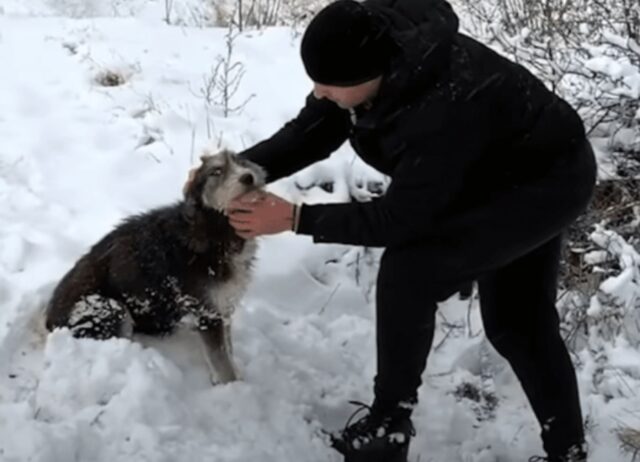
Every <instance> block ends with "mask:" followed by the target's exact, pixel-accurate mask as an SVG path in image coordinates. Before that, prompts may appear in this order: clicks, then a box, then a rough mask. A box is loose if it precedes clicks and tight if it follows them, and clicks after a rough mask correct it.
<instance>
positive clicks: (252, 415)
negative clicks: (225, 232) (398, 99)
mask: <svg viewBox="0 0 640 462" xmlns="http://www.w3.org/2000/svg"><path fill="white" fill-rule="evenodd" d="M183 3H184V2H183ZM81 4H82V3H81V2H66V3H64V4H62V3H61V2H52V1H45V0H42V1H40V2H22V1H19V0H6V2H5V3H4V4H3V7H2V11H4V14H2V13H1V12H0V62H2V64H3V66H2V68H3V72H2V74H1V75H0V102H2V108H3V110H2V112H1V113H0V140H2V142H1V143H0V203H2V204H3V207H2V208H0V460H1V461H3V462H22V461H32V462H68V461H83V462H84V461H91V462H94V461H95V462H102V461H105V462H106V461H108V462H116V461H154V462H155V461H167V462H169V461H176V460H211V461H216V462H231V461H237V462H249V461H257V460H260V461H265V462H268V461H274V462H275V461H278V462H279V461H285V460H287V461H288V460H291V461H299V462H316V461H328V462H329V461H338V460H340V458H339V457H338V455H337V454H336V453H334V451H333V450H331V449H330V448H329V447H328V446H327V445H326V442H325V441H324V439H323V437H322V436H321V435H322V434H321V431H320V430H321V428H326V429H331V430H333V429H337V428H340V427H341V426H342V425H343V424H344V422H345V421H346V419H347V418H348V416H349V415H350V414H351V412H352V411H353V410H354V408H353V407H352V406H350V405H349V404H348V401H349V400H354V399H355V400H360V401H365V402H367V401H370V399H371V383H372V377H373V375H374V373H375V355H374V345H375V338H374V314H373V313H374V309H373V308H374V306H373V293H374V292H373V290H374V283H375V262H376V260H377V258H378V257H379V251H377V250H375V251H374V250H364V249H360V248H352V247H347V246H338V245H314V244H313V243H312V242H311V240H310V239H308V238H306V237H300V236H294V235H292V234H291V233H285V234H282V235H278V236H274V237H268V238H263V239H261V240H260V248H259V253H258V262H257V265H256V268H255V278H254V280H253V281H252V284H251V286H250V289H249V293H248V295H247V297H246V298H245V299H244V300H243V302H242V304H241V306H240V307H239V309H238V310H237V312H236V315H235V317H234V324H233V337H234V356H235V359H236V363H237V365H238V367H239V370H240V375H241V377H242V380H241V381H239V382H236V383H231V384H227V385H217V386H212V385H211V383H210V381H209V377H208V370H207V367H206V363H205V360H204V357H203V355H202V352H201V346H200V343H199V339H198V336H197V335H196V334H195V333H194V332H192V331H190V330H189V329H188V328H184V329H182V330H180V331H179V332H177V333H176V334H175V335H174V336H172V337H170V338H165V339H155V338H150V337H145V336H136V337H135V338H134V340H133V341H129V340H124V339H112V340H109V341H102V342H100V341H93V340H76V339H73V338H72V337H71V335H70V334H69V332H68V331H65V330H61V331H56V332H54V333H51V334H48V333H47V332H45V331H44V329H43V326H42V319H41V317H40V315H41V310H42V308H43V306H44V304H45V303H46V301H47V298H48V297H49V295H50V294H51V291H52V290H53V287H54V286H55V284H56V283H57V282H58V281H59V279H60V277H61V276H62V275H63V274H64V272H65V271H66V270H68V269H69V268H70V267H71V265H73V263H74V262H75V260H76V259H77V258H78V257H79V256H80V255H82V254H83V253H84V252H85V251H86V250H87V248H88V247H89V246H90V245H91V244H92V243H93V242H95V241H96V240H97V239H98V238H100V237H101V236H102V235H104V234H105V233H106V232H107V231H108V230H110V229H112V227H113V226H114V225H115V224H117V223H118V222H119V221H120V220H121V219H123V218H124V217H126V216H128V215H130V214H132V213H136V212H140V211H143V210H147V209H149V208H151V207H154V206H159V205H164V204H167V203H171V202H173V201H175V200H178V199H179V198H180V191H181V189H182V184H183V182H184V181H185V179H186V177H187V172H188V170H189V168H190V167H191V166H193V165H195V164H196V163H197V162H198V156H199V153H200V152H201V151H202V149H204V147H205V146H207V145H208V144H213V145H214V146H225V147H228V148H231V149H236V150H238V149H242V148H243V147H248V146H250V145H252V144H253V143H255V142H257V141H260V140H261V139H263V138H265V137H266V136H268V135H270V134H271V133H273V132H274V131H275V130H276V129H277V128H279V127H280V126H281V125H282V124H283V123H284V122H285V121H287V120H288V119H289V118H291V117H292V116H293V115H295V113H296V111H297V110H298V109H299V107H300V106H301V104H302V102H303V101H304V98H305V96H306V94H307V93H308V91H309V90H310V85H309V81H308V80H307V78H306V77H305V76H304V73H303V69H302V66H301V64H300V62H299V58H298V50H297V46H298V40H299V37H298V36H297V35H296V34H295V33H294V32H293V31H292V30H291V29H288V28H272V29H266V30H262V31H255V30H249V31H247V32H245V33H243V34H242V35H240V36H239V37H238V38H237V40H236V44H235V48H234V59H235V60H236V61H239V62H242V63H243V64H244V65H245V70H246V74H245V76H244V78H243V80H242V82H241V84H240V86H239V90H238V94H237V95H235V101H236V102H241V101H244V100H246V99H247V98H248V97H249V96H250V95H255V96H254V97H253V98H252V99H251V100H250V101H249V103H248V104H247V105H246V107H245V108H244V110H243V111H242V112H241V113H235V114H233V115H232V116H231V117H229V118H226V119H225V118H223V117H222V116H221V114H222V112H221V109H220V108H218V107H212V106H211V105H207V104H205V101H204V99H203V97H202V95H201V94H200V88H201V87H202V85H203V79H204V78H205V76H207V75H209V74H210V72H211V68H212V65H213V64H214V63H215V59H216V57H217V56H219V55H220V56H224V55H225V54H226V50H225V46H224V43H225V34H226V30H225V29H220V28H198V27H191V26H189V25H188V24H189V23H188V21H183V23H182V25H181V26H170V25H167V24H166V23H164V22H163V21H162V18H163V15H164V12H163V11H162V8H163V6H162V5H161V2H152V1H150V2H143V1H136V2H130V3H129V4H128V8H129V9H128V10H127V9H126V8H125V9H118V10H117V11H115V13H117V14H114V10H113V9H108V8H105V6H104V4H103V3H100V2H98V1H94V2H88V3H86V4H85V5H87V4H90V5H93V6H94V9H93V11H92V12H91V14H88V13H87V12H86V11H85V12H82V11H76V12H75V13H74V12H72V11H70V10H69V8H72V7H74V5H75V6H78V5H81ZM114 5H117V6H118V8H120V7H122V8H124V6H122V5H124V2H114ZM128 13H135V15H136V16H134V17H127V14H128ZM62 15H67V17H65V16H62ZM70 16H90V17H89V18H86V17H85V18H77V19H72V18H71V17H70ZM106 16H114V17H106ZM106 71H111V72H116V73H118V74H119V75H121V76H122V77H123V78H124V80H125V83H124V84H123V85H120V86H116V87H103V86H100V85H99V84H98V83H97V81H96V79H99V78H100V76H101V75H103V73H104V72H106ZM207 120H209V121H210V122H212V125H210V127H209V129H212V136H211V138H212V139H211V140H210V141H209V140H207ZM328 181H333V182H334V185H333V192H327V191H325V190H323V189H322V187H321V186H322V184H323V183H326V182H328ZM386 184H388V180H387V179H386V178H384V177H383V176H382V175H380V174H379V173H377V172H374V171H372V170H371V169H369V168H368V167H366V166H364V165H363V164H362V163H361V161H359V160H357V159H356V158H355V157H354V154H353V152H352V151H351V150H350V149H349V148H348V147H343V148H341V150H340V151H339V152H338V153H337V154H336V155H334V156H332V157H331V158H330V159H329V160H327V161H325V162H323V163H322V164H319V165H317V166H315V167H312V168H310V169H307V170H305V171H303V172H301V173H299V174H298V175H296V176H295V177H294V178H291V179H286V180H283V181H281V182H279V183H278V184H275V185H273V186H272V189H273V191H274V192H276V193H279V194H281V195H284V196H285V197H288V198H289V199H292V200H305V201H308V202H325V201H344V200H347V199H348V198H349V196H350V195H351V196H355V197H358V198H359V199H367V198H369V197H370V196H371V193H370V191H369V190H368V189H367V187H368V186H370V185H374V186H375V185H380V186H381V187H384V186H385V185H386ZM296 185H297V186H296ZM600 236H601V237H602V239H605V237H603V236H604V235H602V233H601V235H600ZM619 249H620V252H622V253H624V254H625V255H626V257H624V258H623V260H624V261H625V262H627V263H628V266H627V267H626V268H627V269H628V272H627V273H624V274H623V275H621V276H619V278H618V279H611V280H610V282H608V283H607V286H606V287H607V290H609V291H610V292H611V293H612V294H613V295H617V296H618V297H620V298H622V299H624V300H625V301H628V300H630V299H632V298H633V297H631V296H630V295H629V293H628V292H624V290H628V289H624V287H627V288H628V287H629V279H628V278H631V279H633V278H634V277H635V278H636V279H635V281H636V283H637V266H634V265H635V264H636V263H637V260H633V259H634V258H637V254H632V253H631V251H630V250H629V249H628V248H625V247H624V246H623V245H622V244H620V246H619ZM625 252H626V253H625ZM621 258H622V257H621ZM634 271H636V272H635V273H634ZM624 278H627V279H624ZM425 283H428V281H425ZM523 296H526V294H523ZM596 306H597V307H598V309H595V307H596ZM593 307H594V309H593V310H592V312H590V313H589V314H590V315H594V316H595V315H598V313H599V312H600V310H602V307H601V306H600V305H595V304H594V305H593ZM469 309H470V310H471V311H470V316H469V317H468V310H469ZM514 309H517V307H514ZM629 309H630V308H629ZM467 319H469V320H470V322H471V325H467ZM438 320H439V325H438V333H437V336H436V339H435V342H434V351H433V354H432V356H431V357H430V362H429V366H428V369H427V371H426V373H425V375H424V381H425V385H424V386H423V387H422V388H421V390H420V404H419V405H418V407H417V408H416V410H415V425H416V428H417V431H418V435H417V437H416V438H415V441H414V443H413V444H412V450H411V456H410V460H412V461H416V460H420V461H421V462H428V461H452V462H455V461H460V462H496V461H513V460H525V459H526V458H527V457H529V456H531V455H534V454H541V453H542V450H541V446H540V442H539V440H538V428H537V424H536V422H535V420H534V418H533V415H532V413H531V411H530V410H529V408H528V405H527V403H526V400H525V399H524V396H523V393H522V391H521V389H520V388H519V385H518V382H517V380H516V379H515V377H514V375H513V373H512V372H511V370H510V369H509V367H508V366H507V365H506V363H505V362H504V361H503V360H502V359H501V358H500V357H498V355H497V354H496V353H495V351H493V350H492V348H491V347H490V345H489V344H488V343H487V341H486V339H484V337H483V336H482V335H481V323H480V319H479V314H478V309H477V302H472V305H471V307H469V302H467V301H464V302H462V301H459V300H458V299H457V298H456V297H454V298H452V299H451V300H449V301H447V302H446V303H444V304H443V306H442V310H441V312H440V316H439V318H438ZM455 325H457V326H463V327H461V328H452V327H451V326H455ZM607 348H608V349H607V351H606V354H607V355H608V357H610V358H611V361H610V364H608V365H607V367H608V368H609V370H610V371H611V374H610V375H606V374H605V379H606V380H605V383H604V385H603V386H602V387H600V388H598V387H596V386H595V385H594V383H593V381H592V377H593V375H594V373H595V372H594V371H596V370H599V368H601V367H602V366H601V365H600V364H598V363H596V360H595V359H594V356H593V355H592V354H590V353H589V352H587V351H580V352H576V355H577V357H578V359H579V360H580V364H581V368H580V370H579V378H580V386H581V390H582V392H583V403H582V404H583V408H584V410H585V414H586V415H588V416H589V418H590V419H591V421H592V422H593V423H594V425H593V426H592V427H590V430H589V440H590V442H591V443H592V449H593V457H592V459H591V460H592V461H594V462H598V461H606V462H611V461H622V460H628V459H626V458H625V457H626V456H623V455H622V454H621V453H620V452H619V451H618V442H617V440H616V438H615V435H613V434H612V430H613V429H615V428H617V426H618V425H619V424H620V422H621V421H624V422H625V423H626V424H629V425H635V426H636V427H640V422H639V419H638V413H639V412H640V401H639V400H638V398H637V396H636V395H635V394H634V393H633V389H634V387H635V389H637V385H638V382H639V381H640V377H639V376H640V373H638V368H637V366H636V365H637V364H640V354H638V351H637V349H636V347H635V346H634V345H632V344H630V343H628V342H625V341H624V339H620V341H618V342H612V343H610V344H607ZM618 368H619V369H621V370H624V371H627V372H629V373H631V374H632V375H631V376H624V377H623V378H622V379H620V378H619V379H618V380H617V379H616V377H622V375H616V374H619V372H618ZM634 377H635V379H634ZM622 380H624V381H625V382H624V383H626V384H627V387H626V388H625V387H624V386H622V385H620V384H621V383H622ZM634 380H635V381H634ZM465 383H471V384H474V386H476V387H477V388H479V389H480V390H482V391H484V392H487V393H493V394H494V395H495V396H496V397H497V398H498V401H497V404H496V405H495V408H494V409H490V410H488V401H487V398H486V396H489V395H487V394H486V393H485V394H481V395H480V396H481V398H480V401H479V402H476V401H473V400H471V399H459V398H457V397H456V396H455V395H454V391H455V390H456V388H457V387H459V386H460V385H462V384H465ZM629 388H630V389H631V391H629ZM605 389H606V391H607V394H606V395H605V394H604V392H603V390H605Z"/></svg>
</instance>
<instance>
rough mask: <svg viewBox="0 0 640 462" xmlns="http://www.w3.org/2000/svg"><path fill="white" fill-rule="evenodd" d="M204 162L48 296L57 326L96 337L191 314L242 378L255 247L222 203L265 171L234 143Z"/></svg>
mask: <svg viewBox="0 0 640 462" xmlns="http://www.w3.org/2000/svg"><path fill="white" fill-rule="evenodd" d="M202 160H203V162H202V165H201V166H200V168H199V169H198V170H197V171H196V172H195V175H194V177H193V181H192V182H191V183H190V185H189V187H188V188H187V190H186V191H185V197H184V200H183V201H181V202H179V203H177V204H175V205H172V206H168V207H163V208H159V209H155V210H152V211H150V212H147V213H144V214H141V215H137V216H133V217H130V218H128V219H127V220H125V221H124V222H123V223H122V224H120V225H119V226H117V227H116V228H115V229H114V230H113V231H111V232H110V233H109V234H107V235H106V236H105V237H104V238H103V239H102V240H100V241H99V242H98V243H97V244H95V245H94V246H93V247H92V248H91V250H89V252H88V253H87V254H86V255H84V256H83V257H82V258H80V260H79V261H78V262H77V263H76V264H75V266H74V267H73V268H72V269H71V270H70V271H69V272H68V273H67V274H66V275H65V276H64V278H63V279H62V280H61V282H60V283H59V285H58V286H57V288H56V289H55V291H54V293H53V296H52V298H51V301H50V302H49V305H48V307H47V311H46V326H47V328H48V329H49V330H53V329H54V328H56V327H68V328H69V329H70V330H71V331H72V333H73V335H74V336H76V337H91V338H95V339H107V338H110V337H115V336H130V335H131V334H132V333H133V332H141V333H145V334H152V335H153V334H155V335H161V334H167V333H170V332H171V331H172V330H173V329H174V328H175V326H176V325H177V323H178V322H179V321H180V320H181V319H182V318H183V317H184V316H186V315H192V316H193V317H194V318H195V320H196V321H197V325H198V328H199V330H200V333H201V337H202V339H203V341H204V346H205V352H206V357H207V360H208V363H209V366H210V367H211V368H212V374H213V373H215V372H217V376H218V378H219V380H220V381H222V382H228V381H232V380H235V379H236V378H237V374H236V370H235V367H234V364H233V361H232V355H231V338H230V335H229V333H230V322H231V314H232V313H233V311H234V308H235V305H236V304H237V301H238V299H239V298H240V297H241V296H242V294H243V293H244V290H245V288H246V286H247V283H248V280H249V272H250V267H251V262H252V260H253V257H254V254H255V249H256V245H255V241H253V240H249V241H245V240H244V239H242V238H240V237H239V236H238V235H236V233H235V232H234V230H233V228H232V227H231V226H230V225H229V222H228V220H227V217H226V216H225V214H224V211H225V209H226V207H227V206H228V204H229V202H230V201H231V200H232V199H233V198H234V197H236V196H238V195H240V194H242V193H245V192H248V191H251V190H254V189H257V188H261V187H263V186H264V184H265V174H264V172H263V171H262V169H261V168H260V167H258V166H257V165H255V164H253V163H251V162H248V161H245V160H242V159H239V158H236V157H235V156H233V155H232V154H231V153H230V152H228V151H223V152H222V153H219V154H216V155H213V156H204V157H203V158H202ZM212 379H213V377H212Z"/></svg>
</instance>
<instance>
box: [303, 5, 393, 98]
mask: <svg viewBox="0 0 640 462" xmlns="http://www.w3.org/2000/svg"><path fill="white" fill-rule="evenodd" d="M390 44H391V40H390V38H389V36H388V34H387V31H386V27H385V25H384V21H383V20H382V19H381V18H380V17H379V16H377V15H376V14H374V13H373V12H371V11H370V10H368V9H367V8H365V7H364V6H362V5H361V4H360V3H358V2H357V1H354V0H337V1H335V2H334V3H331V4H330V5H328V6H327V7H325V8H324V9H322V10H321V11H320V12H319V13H318V14H317V15H316V16H315V17H314V18H313V20H312V21H311V23H310V24H309V26H308V27H307V30H306V31H305V33H304V36H303V37H302V44H301V47H300V54H301V55H302V62H303V64H304V67H305V69H306V71H307V74H308V75H309V77H310V78H311V80H313V81H314V82H318V83H322V84H325V85H335V86H341V87H346V86H351V85H358V84H360V83H363V82H366V81H368V80H371V79H374V78H375V77H378V76H380V75H382V74H383V73H384V71H385V69H386V67H387V64H388V62H389V59H390V51H391V45H390Z"/></svg>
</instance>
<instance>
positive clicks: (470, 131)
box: [240, 0, 585, 247]
mask: <svg viewBox="0 0 640 462" xmlns="http://www.w3.org/2000/svg"><path fill="white" fill-rule="evenodd" d="M365 5H366V6H368V7H369V8H371V9H374V10H376V11H378V12H379V13H380V14H382V15H383V16H384V17H385V18H387V20H388V21H389V25H390V30H391V33H392V35H393V38H394V41H395V43H396V45H397V52H396V53H395V56H394V59H393V61H392V63H391V65H390V68H389V70H388V71H387V72H386V74H385V76H384V78H383V83H382V86H381V89H380V92H379V94H378V96H377V97H376V99H375V100H374V102H373V105H372V107H370V108H369V109H367V110H365V109H364V108H356V109H355V111H354V114H350V112H349V111H347V110H343V109H340V108H339V107H338V106H336V105H335V104H334V103H332V102H330V101H327V100H317V99H315V98H314V97H313V96H312V95H310V96H309V97H308V98H307V101H306V105H305V107H304V108H303V109H302V110H301V112H300V113H299V114H298V116H297V117H296V118H295V119H294V120H292V121H290V122H289V123H287V124H286V125H285V126H284V127H283V128H282V129H281V130H280V131H278V132H277V133H276V134H275V135H273V136H272V137H271V138H269V139H268V140H266V141H263V142H262V143H259V144H257V145H256V146H254V147H252V148H250V149H248V150H246V151H244V152H243V153H240V155H241V156H243V157H246V158H248V159H250V160H253V161H254V162H256V163H258V164H260V165H262V166H263V167H264V168H265V169H266V171H267V173H268V181H273V180H277V179H279V178H282V177H285V176H288V175H290V174H292V173H294V172H296V171H298V170H300V169H302V168H304V167H306V166H308V165H310V164H312V163H314V162H316V161H319V160H322V159H324V158H326V157H328V156H329V155H330V154H331V153H332V152H333V151H335V150H336V149H337V148H339V147H340V145H341V144H342V143H343V142H344V141H345V140H347V139H349V141H350V142H351V145H352V146H353V148H354V150H355V151H356V152H357V153H358V155H359V156H360V157H361V158H362V159H363V160H364V161H365V162H367V163H368V164H370V165H371V166H373V167H374V168H376V169H377V170H379V171H381V172H382V173H385V174H387V175H389V176H390V177H391V184H390V186H389V188H388V190H387V192H386V194H385V195H384V196H383V197H382V198H380V199H378V200H374V201H372V202H367V203H357V202H352V203H344V204H320V205H304V206H303V207H302V209H301V217H300V225H299V228H298V232H299V233H301V234H310V235H312V236H313V238H314V241H316V242H334V243H344V244H355V245H367V246H382V247H393V246H399V245H404V244H407V243H411V242H414V241H420V240H422V239H426V238H428V236H432V235H434V234H437V233H438V229H439V227H440V224H441V223H444V222H446V221H447V219H448V218H450V217H455V216H456V215H459V214H461V213H464V212H465V210H471V209H473V208H475V207H479V206H482V204H486V203H489V202H490V201H491V200H492V198H495V197H496V195H501V194H516V193H517V188H518V185H520V184H522V183H524V182H531V181H535V180H536V179H537V178H540V177H543V176H544V175H546V174H548V172H549V171H550V169H551V168H552V165H553V164H554V161H555V160H556V158H557V157H558V156H562V155H563V153H566V152H568V151H570V150H573V149H575V148H576V146H578V145H581V144H582V143H583V141H584V138H585V133H584V127H583V124H582V121H581V120H580V118H579V117H578V115H577V114H576V113H575V111H574V110H573V109H572V108H571V107H570V106H569V105H568V104H567V103H566V102H564V101H563V100H562V99H560V98H559V97H557V96H556V95H554V94H553V93H552V92H550V91H549V90H547V89H546V88H545V87H544V85H543V84H542V83H541V82H540V81H539V80H538V79H537V78H536V77H534V76H533V75H532V74H531V73H530V72H529V71H527V70H526V69H525V68H523V67H522V66H520V65H518V64H515V63H513V62H511V61H509V60H507V59H506V58H504V57H502V56H500V55H498V54H497V53H495V52H494V51H492V50H491V49H489V48H488V47H486V46H484V45H482V44H480V43H478V42H477V41H475V40H473V39H471V38H469V37H467V36H465V35H463V34H460V33H458V18H457V16H456V15H455V13H454V12H453V10H452V9H451V7H450V5H449V4H448V3H447V2H446V1H443V0H367V1H366V2H365ZM352 116H354V117H352ZM504 212H505V213H508V211H504Z"/></svg>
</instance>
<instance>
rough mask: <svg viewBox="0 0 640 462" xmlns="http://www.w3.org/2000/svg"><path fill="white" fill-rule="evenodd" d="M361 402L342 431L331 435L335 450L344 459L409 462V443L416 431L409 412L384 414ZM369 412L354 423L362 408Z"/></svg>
mask: <svg viewBox="0 0 640 462" xmlns="http://www.w3.org/2000/svg"><path fill="white" fill-rule="evenodd" d="M352 403H353V404H357V405H360V408H359V409H358V410H356V411H355V412H354V413H353V414H352V415H351V417H350V418H349V420H348V421H347V424H346V426H345V428H344V429H343V430H342V431H339V432H335V433H333V434H332V435H331V443H332V446H333V447H334V449H336V450H337V451H338V452H340V453H341V454H342V455H344V461H345V462H407V455H408V453H409V442H410V440H411V437H412V436H414V435H415V430H414V428H413V424H412V422H411V419H410V418H409V413H408V412H393V413H382V412H378V411H376V410H375V409H374V408H372V407H370V406H367V405H366V404H362V403H357V402H352ZM365 409H366V410H368V411H369V412H368V413H367V414H366V415H364V416H363V417H361V418H360V419H359V420H357V421H355V422H354V423H351V422H352V420H353V419H354V418H355V417H356V416H357V414H359V413H360V412H361V411H362V410H365Z"/></svg>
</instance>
